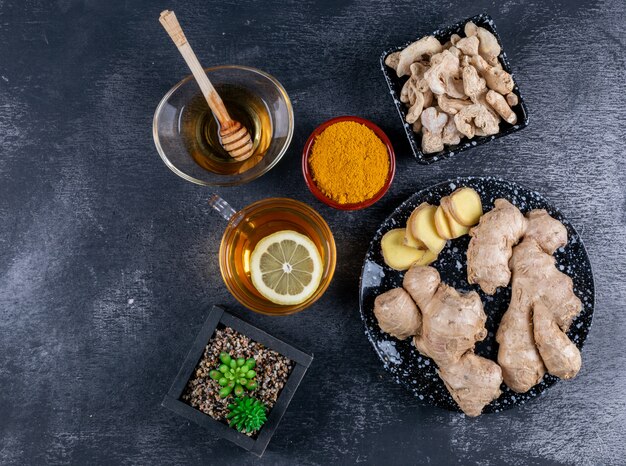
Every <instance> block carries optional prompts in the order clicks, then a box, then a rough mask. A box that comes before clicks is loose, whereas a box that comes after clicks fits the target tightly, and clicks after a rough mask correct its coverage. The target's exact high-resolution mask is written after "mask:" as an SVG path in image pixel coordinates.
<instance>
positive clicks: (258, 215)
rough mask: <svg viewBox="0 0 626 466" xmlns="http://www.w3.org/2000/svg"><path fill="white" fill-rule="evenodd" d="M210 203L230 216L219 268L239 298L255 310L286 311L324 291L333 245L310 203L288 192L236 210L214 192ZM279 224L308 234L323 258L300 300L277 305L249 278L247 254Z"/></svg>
mask: <svg viewBox="0 0 626 466" xmlns="http://www.w3.org/2000/svg"><path fill="white" fill-rule="evenodd" d="M209 204H210V205H211V206H212V207H213V208H214V209H215V210H217V211H218V212H219V213H220V214H221V215H222V217H224V219H226V220H227V221H228V225H227V226H226V230H225V231H224V234H223V236H222V242H221V244H220V252H219V262H220V271H221V273H222V278H223V279H224V283H225V284H226V287H227V288H228V290H229V291H230V292H231V294H232V295H233V296H234V297H235V299H237V300H238V301H239V302H240V303H241V304H243V305H244V306H246V307H247V308H248V309H251V310H253V311H255V312H260V313H262V314H268V315H287V314H293V313H295V312H299V311H301V310H303V309H305V308H307V307H309V306H310V305H311V304H313V303H314V302H315V301H317V300H318V299H319V298H320V297H321V296H322V295H323V294H324V292H325V291H326V289H327V288H328V286H329V285H330V282H331V280H332V278H333V274H334V273H335V265H336V261H337V251H336V249H335V240H334V238H333V234H332V232H331V231H330V228H329V227H328V224H327V223H326V221H324V219H323V218H322V217H321V216H320V214H318V213H317V212H316V211H315V210H313V209H312V208H311V207H309V206H308V205H306V204H304V203H302V202H299V201H296V200H294V199H287V198H269V199H263V200H261V201H258V202H255V203H253V204H250V205H249V206H247V207H245V208H243V209H241V210H240V211H238V212H237V211H235V210H234V209H233V208H232V207H231V206H230V205H229V204H228V203H227V202H226V201H225V200H224V199H222V198H221V197H219V196H217V195H216V194H214V195H213V196H212V197H211V199H210V200H209ZM282 230H293V231H296V232H298V233H301V234H303V235H305V236H307V237H308V238H309V239H310V240H311V241H313V243H314V244H315V247H316V248H317V250H318V252H319V254H320V257H321V260H322V268H323V271H322V278H321V280H320V284H319V286H318V287H317V290H316V291H315V292H314V293H313V294H312V295H311V296H310V297H309V298H308V299H307V300H306V301H304V302H302V303H300V304H295V305H280V304H275V303H272V302H271V301H269V300H268V299H267V298H265V297H263V296H262V295H261V294H260V293H259V292H258V291H257V290H256V288H255V287H254V285H253V283H252V280H251V278H250V255H251V254H252V251H254V248H255V247H256V245H257V243H258V242H259V241H260V240H262V239H263V238H265V237H267V236H268V235H271V234H272V233H276V232H278V231H282Z"/></svg>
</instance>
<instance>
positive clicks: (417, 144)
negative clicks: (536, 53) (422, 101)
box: [380, 13, 528, 164]
mask: <svg viewBox="0 0 626 466" xmlns="http://www.w3.org/2000/svg"><path fill="white" fill-rule="evenodd" d="M469 21H473V22H474V23H475V24H476V25H477V26H481V27H483V28H485V29H487V30H488V31H489V32H491V33H492V34H493V35H494V36H495V37H496V39H497V41H498V44H500V48H501V52H500V56H499V57H498V59H499V61H500V64H501V65H502V69H504V71H506V72H507V73H509V74H511V75H513V73H512V72H511V66H510V65H509V60H508V58H507V56H506V54H505V53H504V47H503V46H502V41H501V40H500V36H499V35H498V32H497V31H496V26H495V24H494V22H493V20H492V19H491V17H490V16H489V15H487V14H485V13H483V14H480V15H476V16H473V17H471V18H468V19H466V20H463V21H461V22H459V23H456V24H454V25H452V26H448V27H446V28H443V29H438V30H436V31H434V32H432V33H431V34H428V35H431V36H435V37H436V38H437V39H438V40H439V42H441V43H442V44H443V43H445V42H447V41H448V40H449V39H450V37H451V36H452V34H459V35H461V36H462V37H463V36H464V35H465V34H464V32H463V28H464V27H465V23H467V22H469ZM418 39H420V38H418ZM415 40H417V39H415ZM412 42H414V41H413V40H412V41H409V42H407V43H406V44H403V45H399V46H396V47H393V48H391V49H388V50H385V51H384V52H383V54H382V55H381V57H380V66H381V69H382V72H383V74H384V75H385V80H386V81H387V85H388V86H389V91H390V93H391V96H392V97H393V102H394V105H395V106H396V109H397V110H398V114H399V115H400V121H401V122H402V126H403V127H404V132H405V133H406V137H407V139H408V140H409V145H410V146H411V150H412V151H413V155H415V158H416V159H417V161H418V162H419V163H421V164H430V163H433V162H436V161H438V160H443V159H447V158H448V157H452V156H453V155H456V154H458V153H459V152H463V151H465V150H467V149H470V148H472V147H476V146H480V145H482V144H485V143H486V142H489V141H492V140H494V139H497V138H501V137H503V136H506V135H508V134H511V133H514V132H516V131H519V130H520V129H522V128H525V127H526V126H527V125H528V109H527V108H526V104H525V103H524V99H523V98H522V95H521V93H520V90H519V88H518V86H517V81H515V87H514V88H513V93H515V94H516V95H517V98H518V100H519V102H518V104H517V105H515V106H514V107H512V110H513V111H514V112H515V114H516V115H517V123H516V124H514V125H511V124H509V123H507V122H506V121H504V120H503V121H501V122H500V132H499V133H497V134H494V135H493V136H477V137H474V138H473V139H467V138H463V139H461V142H460V143H459V144H457V145H454V146H446V147H445V148H444V150H442V151H441V152H436V153H434V154H424V153H423V152H422V149H421V144H422V136H421V135H420V134H417V133H415V132H413V128H412V125H410V124H409V123H407V122H406V114H407V111H408V107H407V106H406V104H404V103H402V102H400V92H401V90H402V86H403V85H404V83H405V82H406V80H407V79H408V77H407V76H403V77H401V78H399V77H398V76H397V74H396V72H395V71H394V70H392V69H391V68H389V67H388V66H387V65H385V59H386V58H387V56H388V55H389V54H391V53H393V52H398V51H401V50H403V49H404V48H406V46H407V45H409V44H411V43H412ZM514 78H515V76H514Z"/></svg>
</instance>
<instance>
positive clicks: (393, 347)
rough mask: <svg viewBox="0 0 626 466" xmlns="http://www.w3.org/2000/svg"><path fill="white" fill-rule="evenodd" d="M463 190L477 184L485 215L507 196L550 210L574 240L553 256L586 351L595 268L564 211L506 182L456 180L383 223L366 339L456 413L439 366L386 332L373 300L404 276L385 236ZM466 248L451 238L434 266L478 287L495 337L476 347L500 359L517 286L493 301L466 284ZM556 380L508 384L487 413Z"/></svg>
mask: <svg viewBox="0 0 626 466" xmlns="http://www.w3.org/2000/svg"><path fill="white" fill-rule="evenodd" d="M460 186H469V187H472V188H474V189H475V190H476V191H477V192H478V193H479V194H480V197H481V199H482V202H483V208H484V210H485V212H487V211H489V210H491V209H492V208H493V203H494V201H495V200H496V199H497V198H500V197H502V198H505V199H507V200H509V201H510V202H511V203H513V204H514V205H516V206H517V207H518V208H519V209H520V210H521V211H522V212H523V213H527V212H528V211H530V210H532V209H546V210H547V211H548V213H549V214H550V215H551V216H553V217H554V218H556V219H558V220H559V221H560V222H562V223H563V224H564V225H565V227H566V228H567V233H568V238H569V242H568V244H567V246H566V247H565V248H562V249H559V250H558V251H557V252H556V253H555V255H554V257H555V258H556V265H557V267H558V268H559V269H560V270H562V271H563V272H565V273H566V274H568V275H569V276H570V277H571V278H572V280H573V281H574V292H575V293H576V295H577V296H578V297H579V298H580V299H581V301H582V302H583V309H582V312H581V313H580V315H579V316H578V317H577V318H576V320H575V321H574V322H573V323H572V326H571V328H570V331H569V332H568V335H569V337H570V338H571V339H572V341H574V342H575V343H576V346H578V348H580V349H582V347H583V344H584V342H585V339H586V338H587V333H588V332H589V328H590V327H591V319H592V316H593V308H594V298H595V295H594V282H593V274H592V271H591V264H590V262H589V257H588V256H587V251H586V250H585V247H584V245H583V243H582V241H581V238H580V235H579V234H578V232H577V231H576V230H575V229H574V227H573V226H572V224H571V223H570V222H569V221H568V220H567V219H566V218H565V217H564V216H563V214H562V213H561V212H560V211H559V210H558V209H557V208H555V207H554V206H553V205H552V204H550V203H549V202H548V201H547V200H546V199H545V198H544V197H542V196H541V195H540V194H538V193H536V192H532V191H529V190H528V189H525V188H522V187H521V186H519V185H517V184H514V183H511V182H508V181H504V180H501V179H495V178H456V179H453V180H450V181H446V182H444V183H440V184H437V185H435V186H431V187H430V188H426V189H423V190H422V191H419V192H418V193H416V194H414V195H413V196H411V197H410V198H409V199H407V200H406V201H405V202H403V203H402V204H401V205H400V206H399V207H398V208H397V209H396V210H394V211H393V213H392V214H391V215H390V216H389V217H388V218H387V219H386V220H385V221H384V222H383V223H382V225H381V226H380V228H379V229H378V231H377V232H376V234H375V235H374V238H373V239H372V242H371V243H370V247H369V250H368V252H367V255H366V256H365V263H364V264H363V271H362V273H361V284H360V296H359V300H360V307H361V317H362V319H363V322H364V323H365V334H366V335H367V338H368V339H369V340H370V342H371V343H372V346H373V347H374V350H375V351H376V354H378V356H379V357H380V359H381V361H382V362H383V364H384V367H385V369H386V370H387V371H389V372H390V373H391V375H392V376H393V378H394V380H396V382H398V383H400V384H401V385H404V386H405V387H406V388H408V389H409V390H410V391H411V392H413V393H414V394H415V396H417V397H418V398H419V399H420V400H425V401H426V402H428V403H431V404H434V405H436V406H439V407H441V408H446V409H449V410H453V411H459V408H458V406H457V405H456V403H455V402H454V400H453V399H452V397H451V396H450V394H449V393H448V390H447V389H446V387H445V385H444V384H443V382H442V381H441V379H440V378H439V376H438V375H437V372H436V366H435V364H434V363H433V361H432V360H431V359H429V358H427V357H425V356H422V355H421V354H419V353H418V351H417V350H416V349H415V347H414V346H413V344H412V342H411V340H410V339H407V340H404V341H399V340H397V339H396V338H394V337H392V336H390V335H388V334H386V333H384V332H382V331H381V330H380V328H379V327H378V323H377V322H376V317H375V316H374V299H375V298H376V296H378V295H379V294H381V293H383V292H385V291H387V290H390V289H392V288H396V287H399V286H402V278H403V277H404V272H398V271H395V270H393V269H391V268H389V267H387V266H386V265H385V263H384V261H383V257H382V254H381V252H380V240H381V238H382V236H383V235H384V234H385V233H386V232H387V231H389V230H391V229H393V228H403V227H404V226H405V225H406V221H407V219H408V218H409V215H410V214H411V212H412V211H413V209H414V208H415V207H417V206H418V205H419V204H421V203H422V202H429V203H431V204H434V205H438V204H439V200H440V199H441V198H442V197H443V196H446V195H448V194H450V193H451V192H452V191H454V190H455V189H456V188H458V187H460ZM468 244H469V236H467V235H466V236H464V237H461V238H458V239H455V240H452V241H449V242H448V244H447V246H446V247H445V249H444V250H443V251H442V252H441V254H440V255H439V258H438V259H437V261H436V262H434V263H433V264H432V266H433V267H435V268H436V269H437V270H438V271H439V273H440V275H441V279H442V281H443V282H445V283H447V284H448V285H451V286H454V287H455V288H457V289H458V290H461V291H470V290H476V291H477V292H478V294H479V295H480V297H481V299H482V301H483V305H484V309H485V313H486V314H487V324H486V325H487V329H488V330H489V334H488V336H487V338H485V340H484V341H482V342H480V343H479V344H477V345H476V353H477V354H479V355H481V356H485V357H487V358H489V359H492V360H494V361H495V360H496V359H497V358H496V356H497V352H498V345H497V343H496V341H495V333H496V330H497V328H498V324H499V323H500V319H501V318H502V315H503V314H504V312H505V311H506V309H507V308H508V305H509V300H510V297H511V289H510V287H507V288H500V289H498V291H497V292H496V294H494V295H493V296H488V295H486V294H485V293H483V292H482V291H481V290H480V288H479V287H478V286H476V285H469V284H468V283H467V276H466V258H465V253H466V251H467V246H468ZM583 364H584V358H583ZM558 380H559V379H557V378H556V377H553V376H551V375H546V376H545V377H544V378H543V381H542V382H541V383H540V384H538V385H536V386H535V387H533V388H532V389H531V390H529V391H528V392H526V393H524V394H519V393H515V392H513V391H512V390H510V389H509V388H508V387H506V386H505V385H504V384H503V385H502V395H501V396H500V398H498V399H497V400H494V401H493V402H492V403H491V404H489V405H488V406H486V407H485V410H484V411H483V412H485V413H493V412H498V411H501V410H504V409H508V408H511V407H513V406H516V405H519V404H522V403H524V402H526V401H528V400H530V399H532V398H535V397H536V396H538V395H540V394H541V393H542V392H543V391H544V390H546V389H547V388H548V387H550V386H552V385H554V384H555V383H556V382H557V381H558Z"/></svg>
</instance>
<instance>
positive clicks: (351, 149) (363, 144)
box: [309, 121, 390, 204]
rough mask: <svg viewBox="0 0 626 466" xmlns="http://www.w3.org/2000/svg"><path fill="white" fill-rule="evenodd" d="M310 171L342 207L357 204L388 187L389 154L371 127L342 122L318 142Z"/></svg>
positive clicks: (323, 133)
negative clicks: (386, 183) (386, 182)
mask: <svg viewBox="0 0 626 466" xmlns="http://www.w3.org/2000/svg"><path fill="white" fill-rule="evenodd" d="M309 168H310V169H311V175H312V177H313V181H314V182H315V184H316V185H317V187H318V188H319V189H320V190H321V191H322V192H323V193H324V194H325V195H326V197H328V198H330V199H332V200H333V201H335V202H338V203H339V204H357V203H359V202H363V201H366V200H368V199H371V198H372V197H374V196H375V195H376V194H377V193H378V192H379V191H380V190H381V189H382V188H383V186H384V185H385V181H387V176H388V175H389V168H390V163H389V153H388V152H387V147H386V146H385V144H383V142H382V141H381V140H380V139H379V138H378V136H376V134H375V133H374V132H373V131H372V130H371V129H369V128H368V127H367V126H365V125H362V124H360V123H356V122H354V121H342V122H339V123H335V124H332V125H330V126H329V127H328V128H326V129H325V130H324V131H322V132H321V133H320V134H319V135H318V136H317V137H316V138H315V142H314V143H313V148H312V150H311V155H310V157H309Z"/></svg>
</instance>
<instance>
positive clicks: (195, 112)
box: [181, 84, 272, 175]
mask: <svg viewBox="0 0 626 466" xmlns="http://www.w3.org/2000/svg"><path fill="white" fill-rule="evenodd" d="M216 90H217V92H218V93H219V95H220V96H221V98H222V100H223V101H224V105H225V106H226V108H227V110H228V113H229V114H230V116H231V118H232V119H234V120H236V121H239V122H240V123H241V124H242V125H243V126H245V127H246V129H247V130H248V132H249V133H250V136H251V137H252V143H253V150H254V153H253V155H252V156H251V157H250V158H249V159H247V160H245V161H243V162H238V161H236V160H234V159H233V158H232V157H230V155H228V153H227V152H226V151H225V150H224V148H223V147H222V144H221V142H220V137H219V123H218V121H217V120H216V119H215V117H214V116H213V114H212V113H211V110H210V109H209V107H208V105H207V103H206V101H205V100H204V97H203V96H202V94H200V93H198V94H197V95H196V96H194V97H193V98H192V99H191V101H190V102H189V104H188V105H187V106H186V107H185V109H184V110H183V113H182V121H181V134H182V137H183V140H184V142H185V145H186V148H187V150H188V152H189V154H190V155H191V156H192V157H193V159H194V160H195V162H196V163H197V164H198V165H200V166H201V167H202V168H204V169H205V170H208V171H210V172H213V173H217V174H220V175H233V174H237V173H242V172H244V171H246V170H249V169H250V168H252V167H253V166H254V165H256V164H257V163H259V162H260V161H261V160H262V159H263V156H264V155H265V153H266V152H267V149H268V148H269V145H270V141H271V139H272V121H271V118H270V114H269V110H268V108H267V105H266V104H265V102H264V101H263V100H262V99H261V98H259V97H258V96H256V95H255V94H253V93H251V92H250V91H248V90H246V89H243V88H241V87H238V86H235V85H231V84H218V85H216Z"/></svg>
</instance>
